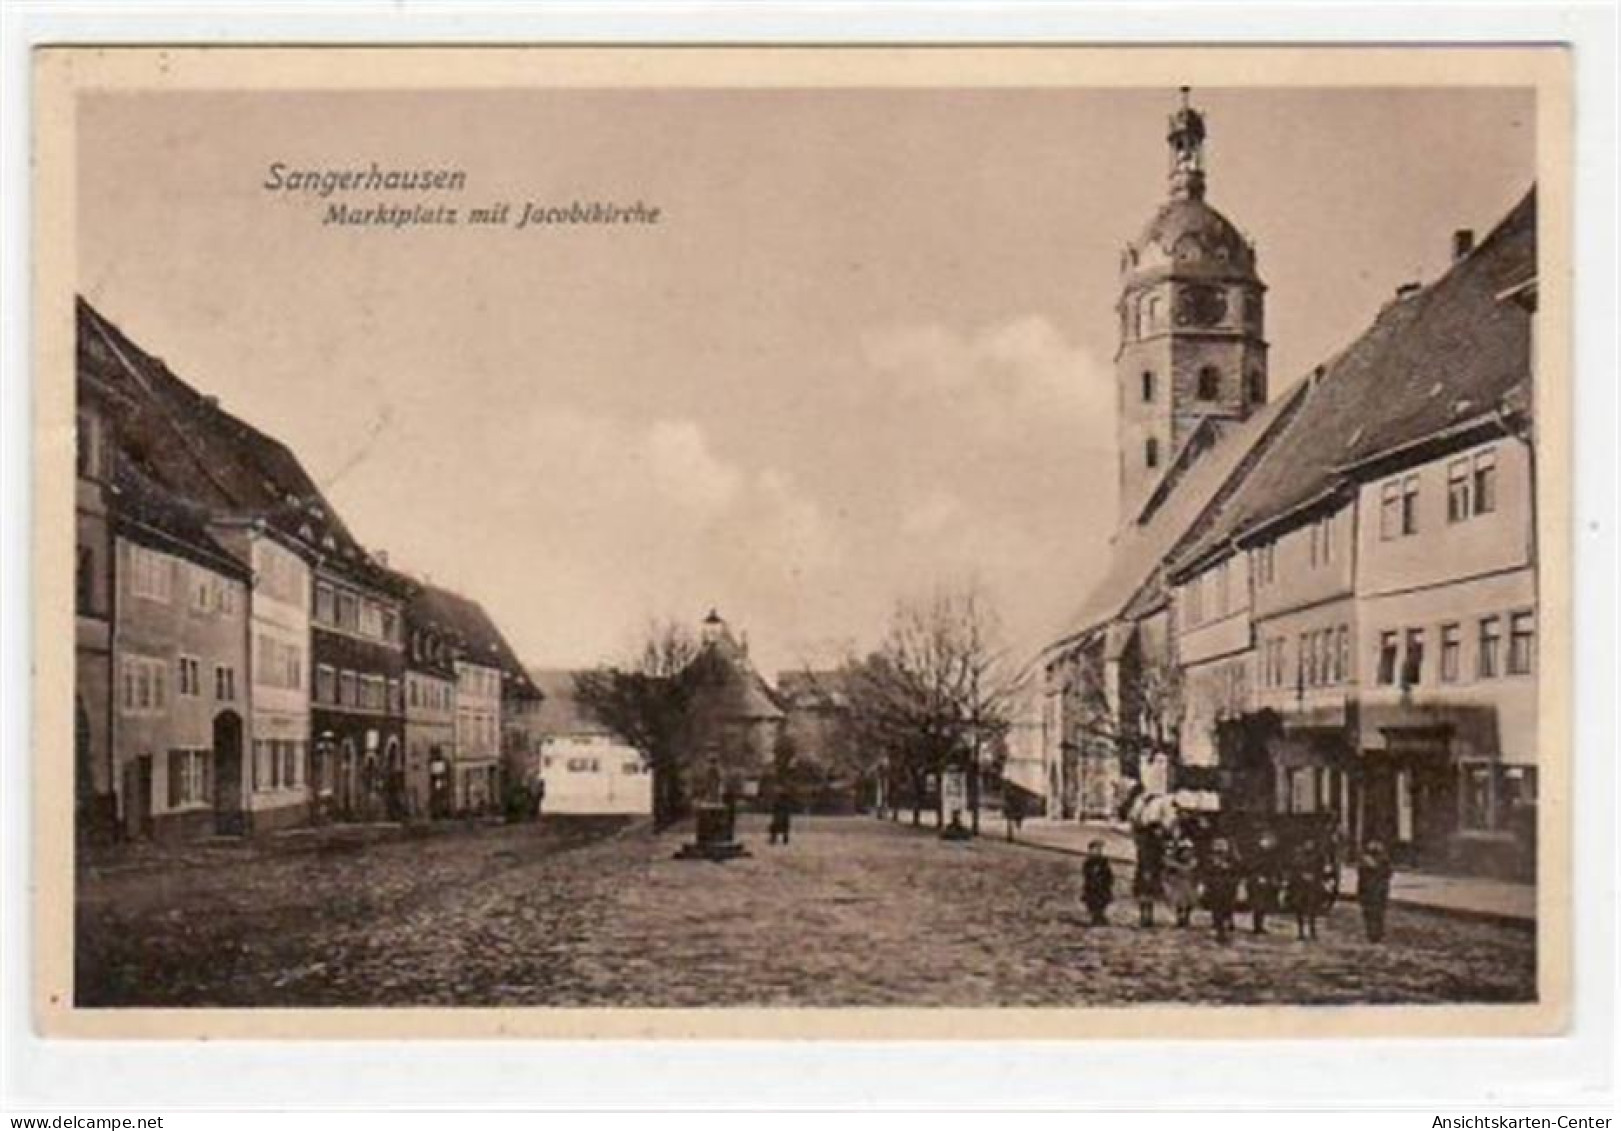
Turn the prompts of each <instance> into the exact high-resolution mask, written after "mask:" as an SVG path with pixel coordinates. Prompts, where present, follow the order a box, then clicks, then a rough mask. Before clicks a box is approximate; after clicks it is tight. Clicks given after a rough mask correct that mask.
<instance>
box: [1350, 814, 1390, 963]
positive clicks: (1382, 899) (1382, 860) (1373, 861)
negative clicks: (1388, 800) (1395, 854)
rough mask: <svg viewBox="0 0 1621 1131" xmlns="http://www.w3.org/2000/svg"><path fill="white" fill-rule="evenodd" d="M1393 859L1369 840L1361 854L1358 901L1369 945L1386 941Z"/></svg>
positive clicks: (1380, 845) (1377, 844) (1379, 846)
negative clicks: (1387, 908)
mask: <svg viewBox="0 0 1621 1131" xmlns="http://www.w3.org/2000/svg"><path fill="white" fill-rule="evenodd" d="M1391 872H1392V868H1391V866H1390V856H1389V854H1387V853H1386V852H1385V846H1384V844H1382V843H1381V842H1379V841H1377V840H1370V841H1369V842H1368V844H1367V847H1366V848H1364V849H1363V850H1362V859H1361V860H1359V861H1358V862H1357V869H1356V901H1357V902H1358V903H1360V904H1361V905H1362V927H1363V929H1364V930H1365V931H1366V932H1367V934H1368V941H1369V942H1372V943H1376V942H1381V941H1383V939H1384V937H1385V907H1386V905H1387V904H1389V902H1390V875H1391Z"/></svg>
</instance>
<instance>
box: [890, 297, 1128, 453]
mask: <svg viewBox="0 0 1621 1131" xmlns="http://www.w3.org/2000/svg"><path fill="white" fill-rule="evenodd" d="M862 345H863V353H864V356H865V359H866V362H867V364H868V365H869V366H870V367H871V368H872V369H873V370H876V371H877V372H878V373H879V374H880V375H881V376H882V377H883V378H885V379H886V381H887V382H889V383H891V384H892V385H893V387H894V388H896V389H897V390H898V391H899V392H900V393H901V394H902V395H903V396H906V397H909V398H913V399H926V400H928V401H931V402H935V401H938V402H943V403H945V404H948V405H955V406H957V407H959V408H960V409H961V410H963V411H964V412H965V413H966V414H967V415H969V416H971V417H972V418H973V419H975V420H976V421H978V422H979V423H980V424H981V425H982V426H984V427H985V428H987V429H990V430H992V431H999V432H1007V431H1009V430H1015V429H1024V428H1032V427H1043V428H1045V427H1054V426H1060V427H1065V428H1075V427H1077V426H1082V427H1084V426H1085V425H1086V424H1088V423H1095V424H1096V426H1097V427H1100V428H1105V429H1112V427H1113V419H1114V375H1113V373H1112V371H1111V370H1110V368H1109V367H1108V366H1107V365H1105V364H1102V363H1101V362H1099V361H1098V359H1097V358H1095V357H1094V356H1093V355H1092V354H1091V353H1090V352H1089V351H1088V350H1086V349H1085V348H1083V347H1081V346H1078V345H1072V344H1071V343H1070V342H1069V341H1067V340H1066V339H1065V338H1064V335H1063V334H1062V333H1061V332H1060V331H1059V330H1058V328H1057V327H1055V326H1054V325H1053V324H1052V323H1051V322H1050V321H1049V320H1048V319H1046V318H1044V317H1042V316H1040V315H1036V314H1030V315H1024V316H1022V317H1018V318H1013V319H1009V320H1006V321H1004V322H999V323H995V324H992V325H989V326H983V327H980V328H978V329H975V330H972V331H969V332H966V333H964V332H960V331H957V330H953V329H949V328H947V327H945V326H942V325H940V324H939V323H926V324H913V325H903V326H894V327H889V328H887V329H883V330H878V331H873V332H870V333H868V334H867V335H866V336H865V337H864V338H863V342H862Z"/></svg>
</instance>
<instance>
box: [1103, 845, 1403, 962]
mask: <svg viewBox="0 0 1621 1131" xmlns="http://www.w3.org/2000/svg"><path fill="white" fill-rule="evenodd" d="M1136 844H1137V863H1136V867H1135V869H1134V871H1133V874H1132V883H1131V894H1132V898H1133V899H1135V900H1136V903H1137V924H1138V926H1139V927H1145V928H1151V927H1153V926H1154V913H1155V908H1156V907H1157V905H1158V904H1159V902H1160V901H1161V900H1163V901H1164V902H1165V903H1167V904H1168V905H1169V906H1170V908H1171V911H1172V913H1173V915H1174V916H1175V921H1176V925H1177V926H1178V927H1187V926H1189V925H1191V924H1192V922H1193V913H1194V911H1195V910H1196V909H1197V908H1198V907H1199V906H1200V905H1201V904H1202V905H1203V906H1204V908H1205V909H1206V910H1207V911H1209V912H1210V922H1211V926H1212V928H1213V929H1214V931H1215V935H1216V941H1217V942H1219V943H1227V942H1230V941H1231V939H1232V937H1233V932H1234V930H1235V920H1236V917H1237V912H1238V907H1239V892H1240V889H1242V891H1243V894H1244V902H1245V904H1246V906H1247V909H1248V911H1249V915H1250V928H1251V930H1252V931H1253V932H1254V933H1255V934H1258V935H1260V934H1265V933H1266V920H1267V916H1269V915H1273V914H1276V913H1278V912H1280V911H1283V912H1287V913H1289V914H1292V915H1293V916H1294V920H1295V935H1296V938H1298V939H1301V940H1306V939H1315V938H1316V937H1317V921H1318V919H1319V918H1320V917H1322V916H1325V915H1327V914H1328V912H1329V909H1330V908H1331V907H1332V906H1333V902H1334V898H1335V891H1336V890H1337V886H1338V885H1337V882H1336V881H1337V879H1338V877H1337V875H1336V872H1337V870H1338V865H1337V864H1336V863H1335V862H1334V859H1333V856H1332V855H1331V854H1330V853H1329V852H1327V851H1326V850H1325V848H1324V846H1322V845H1319V844H1317V843H1316V842H1314V841H1310V840H1307V841H1303V842H1302V843H1300V844H1299V845H1297V846H1296V848H1295V849H1294V851H1293V852H1290V853H1288V854H1287V855H1285V854H1284V853H1283V852H1282V851H1281V850H1280V847H1279V845H1278V843H1277V838H1276V837H1275V836H1272V835H1271V834H1268V833H1263V834H1262V835H1261V837H1260V838H1258V840H1257V843H1256V846H1255V850H1254V851H1253V852H1252V853H1251V856H1250V858H1249V859H1248V860H1243V861H1241V860H1240V859H1239V857H1238V854H1237V853H1236V852H1235V850H1234V848H1233V845H1232V842H1231V841H1229V840H1227V839H1226V838H1224V837H1217V838H1215V839H1213V840H1212V841H1211V842H1210V846H1209V851H1208V852H1207V853H1205V854H1204V857H1203V859H1202V860H1201V859H1200V856H1199V854H1198V852H1197V851H1196V849H1195V846H1194V844H1193V842H1192V841H1191V840H1190V839H1188V838H1187V837H1186V836H1183V835H1180V834H1178V833H1175V832H1170V833H1167V832H1166V831H1164V830H1161V829H1158V828H1148V829H1140V830H1138V832H1137V835H1136ZM1103 847H1104V846H1103V842H1102V841H1101V840H1094V841H1092V842H1091V844H1090V845H1088V846H1087V855H1086V861H1085V863H1084V864H1083V865H1082V869H1081V902H1082V903H1084V904H1085V905H1086V909H1087V912H1088V915H1089V917H1090V920H1091V922H1092V924H1093V925H1098V926H1101V925H1103V924H1106V923H1107V922H1108V912H1109V905H1110V904H1111V903H1113V902H1114V887H1115V880H1114V866H1113V864H1112V863H1111V862H1110V860H1109V858H1108V857H1107V856H1105V855H1104V851H1103ZM1391 872H1392V868H1391V863H1390V857H1389V855H1388V853H1387V852H1386V851H1385V847H1384V845H1383V844H1381V843H1380V842H1379V841H1377V840H1370V841H1369V842H1368V843H1367V846H1366V847H1365V848H1364V850H1363V853H1362V856H1361V858H1360V859H1359V860H1358V862H1357V902H1358V903H1359V904H1360V905H1361V908H1362V922H1363V928H1364V930H1365V932H1366V934H1367V938H1368V940H1369V941H1370V942H1375V943H1377V942H1380V941H1382V940H1383V938H1384V934H1385V908H1386V906H1387V905H1388V904H1389V901H1390V879H1391Z"/></svg>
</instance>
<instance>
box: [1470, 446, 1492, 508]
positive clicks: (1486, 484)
mask: <svg viewBox="0 0 1621 1131" xmlns="http://www.w3.org/2000/svg"><path fill="white" fill-rule="evenodd" d="M1474 468H1475V513H1476V514H1491V513H1492V512H1493V511H1494V510H1496V509H1497V452H1496V450H1495V449H1493V448H1487V449H1486V450H1485V451H1483V452H1479V453H1477V454H1476V456H1475V460H1474Z"/></svg>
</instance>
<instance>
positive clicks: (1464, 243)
mask: <svg viewBox="0 0 1621 1131" xmlns="http://www.w3.org/2000/svg"><path fill="white" fill-rule="evenodd" d="M1474 250H1475V230H1474V229H1473V228H1459V229H1458V230H1457V231H1455V232H1453V233H1452V258H1453V259H1454V260H1458V259H1462V258H1463V257H1464V256H1466V255H1468V254H1469V253H1470V252H1471V251H1474Z"/></svg>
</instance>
